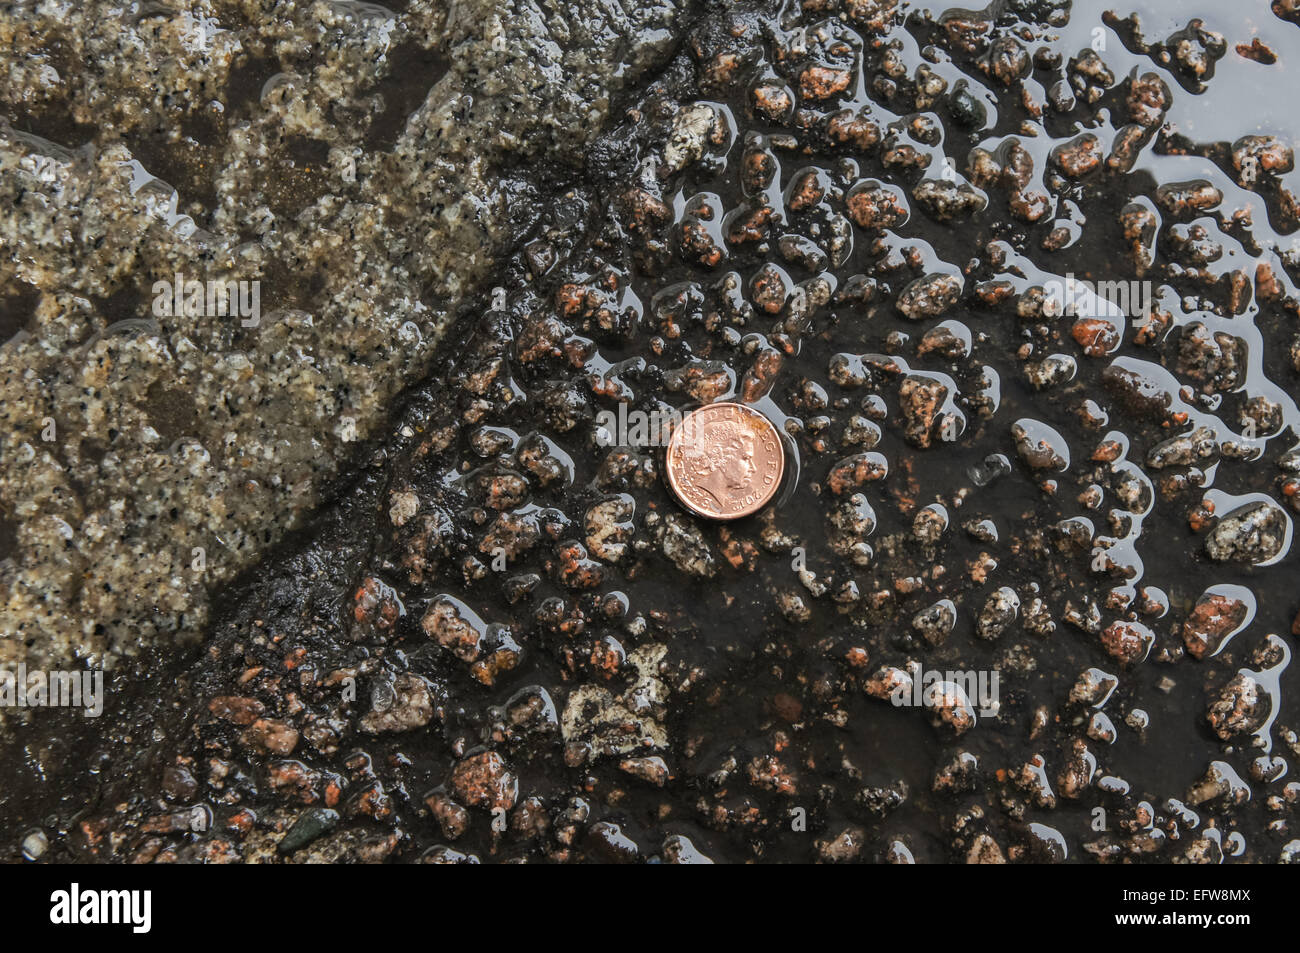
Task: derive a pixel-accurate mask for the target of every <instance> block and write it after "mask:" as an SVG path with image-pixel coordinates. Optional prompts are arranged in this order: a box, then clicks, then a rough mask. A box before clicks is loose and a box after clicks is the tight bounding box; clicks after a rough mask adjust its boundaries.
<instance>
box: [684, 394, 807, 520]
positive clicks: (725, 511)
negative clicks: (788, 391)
mask: <svg viewBox="0 0 1300 953" xmlns="http://www.w3.org/2000/svg"><path fill="white" fill-rule="evenodd" d="M666 470H667V472H668V485H669V486H670V487H672V491H673V493H674V494H676V496H677V499H679V500H680V501H681V503H682V505H683V506H685V507H686V508H687V509H688V510H690V511H691V512H692V513H695V514H696V515H698V516H705V517H708V518H709V519H713V520H734V519H740V518H741V517H742V516H749V515H750V514H751V513H757V512H758V511H759V510H761V509H762V508H763V507H764V506H766V505H767V504H768V502H769V501H770V500H771V499H772V497H773V496H774V495H775V494H776V491H777V487H779V486H780V485H781V476H782V474H783V473H784V472H785V450H784V448H782V446H781V437H780V435H779V434H778V433H777V431H776V427H775V426H774V425H773V424H772V421H770V420H768V419H767V418H766V417H764V416H763V415H762V414H760V413H759V412H758V411H757V410H754V409H752V408H750V407H746V406H744V405H743V404H731V403H721V404H709V405H708V406H707V407H701V408H699V409H698V410H693V411H691V412H690V413H689V414H687V415H686V416H685V417H684V418H683V419H682V422H681V423H680V424H678V425H677V428H676V429H675V430H674V431H673V435H672V436H671V437H670V438H669V439H668V454H667V465H666Z"/></svg>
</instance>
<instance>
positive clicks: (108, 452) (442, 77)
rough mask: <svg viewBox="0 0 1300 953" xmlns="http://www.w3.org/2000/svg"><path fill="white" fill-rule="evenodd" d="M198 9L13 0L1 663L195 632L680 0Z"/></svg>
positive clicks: (384, 392)
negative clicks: (254, 296) (211, 601)
mask: <svg viewBox="0 0 1300 953" xmlns="http://www.w3.org/2000/svg"><path fill="white" fill-rule="evenodd" d="M179 6H180V8H181V9H180V11H179V12H173V11H172V10H171V9H168V8H166V7H163V6H161V5H154V6H148V7H146V8H145V10H144V12H134V11H135V9H136V8H133V7H122V6H120V5H115V4H111V3H104V2H89V3H84V4H72V3H58V2H47V3H40V4H18V5H16V6H9V7H6V8H5V10H4V11H3V12H0V77H2V78H3V81H0V116H2V117H4V121H3V122H0V632H2V633H3V635H4V638H3V639H2V640H0V663H15V662H17V661H26V662H27V663H28V664H29V665H32V666H36V665H48V666H55V665H60V664H67V663H70V662H71V661H72V660H73V659H81V660H84V661H87V662H90V663H91V664H111V663H112V659H113V657H114V656H116V655H119V654H123V653H125V654H130V653H132V652H133V651H134V650H135V649H136V648H138V647H139V646H140V645H141V644H143V643H144V642H147V641H149V640H152V639H155V638H157V637H159V636H164V637H173V636H181V637H197V636H199V635H200V634H201V632H202V628H203V625H204V623H205V620H206V618H207V614H208V598H209V592H210V590H211V589H212V587H213V586H214V585H216V584H218V583H221V582H223V581H225V580H228V579H230V578H232V577H233V576H234V575H235V574H236V573H237V572H239V571H240V570H243V569H245V568H247V567H249V566H250V565H252V564H253V563H254V562H255V561H256V559H257V558H258V556H259V554H260V553H262V552H263V551H265V549H266V547H267V546H269V545H270V544H272V543H274V542H275V541H276V540H278V539H280V538H281V537H282V536H283V535H284V533H285V532H286V531H287V530H289V529H290V528H292V527H293V526H295V525H296V524H298V523H299V522H300V521H301V519H302V517H303V516H304V514H306V513H307V512H309V511H310V510H311V509H312V508H313V507H314V506H316V505H317V504H318V502H319V501H320V500H321V499H322V496H323V495H324V494H327V493H328V492H329V486H330V481H331V479H332V478H333V477H334V476H335V475H336V474H337V472H338V469H339V466H340V463H341V461H343V460H345V459H346V458H347V457H348V456H349V454H350V453H352V452H353V451H354V450H355V448H356V445H357V443H358V442H359V441H363V440H365V439H366V438H368V437H370V436H372V435H374V434H375V433H376V432H377V429H378V428H381V427H382V425H383V421H384V419H385V410H386V408H387V407H388V406H389V404H390V402H391V400H392V399H393V397H394V396H395V395H396V394H397V393H398V392H399V391H400V390H401V389H402V388H403V387H404V386H405V385H407V384H409V383H410V382H412V381H413V380H414V379H418V378H420V377H422V376H424V375H425V374H427V373H430V372H432V373H435V374H436V373H437V354H438V344H439V341H440V338H441V336H442V334H443V332H444V331H445V329H446V327H447V325H448V323H449V321H450V319H451V318H452V317H454V313H455V309H456V306H457V304H458V303H459V302H460V301H462V300H463V299H464V297H465V296H466V295H467V294H468V293H469V292H471V291H472V290H474V289H475V287H476V285H477V284H478V283H480V282H481V281H482V280H483V279H484V277H485V276H486V275H487V274H488V272H489V271H490V270H491V268H492V267H493V265H494V262H495V261H496V255H497V252H498V251H499V249H500V248H501V247H502V246H503V245H505V244H508V243H509V240H510V235H511V234H512V231H513V230H514V228H516V227H517V226H518V224H519V223H520V222H523V221H530V220H531V219H532V218H534V217H535V214H536V211H537V208H538V205H539V204H540V203H541V202H542V201H543V199H542V195H543V191H542V190H541V189H540V188H539V185H540V184H541V183H542V181H543V179H544V178H546V177H554V176H555V175H556V174H557V173H558V172H559V171H562V170H564V169H565V168H566V167H569V168H575V167H577V166H578V165H579V164H580V163H581V161H582V159H583V154H584V148H585V146H586V145H587V144H588V143H590V141H591V140H592V138H593V137H594V135H595V134H596V132H597V131H598V130H599V129H600V128H601V126H602V125H603V123H604V122H605V120H606V118H607V116H608V115H609V112H610V108H611V106H610V103H611V98H612V97H613V96H615V95H616V93H617V91H618V90H619V88H620V87H622V86H623V85H624V84H627V83H629V82H631V81H633V80H635V79H636V78H637V76H638V75H639V74H641V73H642V72H643V71H644V70H645V69H646V68H647V67H649V66H651V65H653V64H654V63H655V61H656V60H657V59H659V58H661V57H662V56H663V55H664V54H665V53H666V52H667V49H668V47H669V45H670V38H671V36H672V34H671V33H670V27H672V25H673V24H674V22H675V20H676V19H677V18H679V17H680V16H681V15H682V11H681V7H684V6H685V4H678V3H674V2H671V0H657V2H649V3H638V4H627V5H626V7H625V8H624V7H620V6H619V5H618V4H613V3H611V4H567V3H533V2H514V0H492V2H477V0H476V2H463V3H451V4H443V3H430V2H420V0H417V2H413V3H411V4H409V6H405V7H404V8H403V9H402V10H400V11H399V12H394V11H389V10H386V9H385V8H383V7H379V6H375V5H373V4H363V3H341V2H328V3H327V2H316V3H298V2H279V3H273V2H267V3H256V2H252V0H248V2H211V3H208V2H198V3H189V2H186V3H182V4H180V5H179ZM408 115H409V119H408ZM177 274H180V275H182V276H183V278H184V279H185V280H187V281H188V280H199V281H209V280H221V281H235V282H239V281H244V282H254V281H255V282H259V285H258V286H257V287H258V296H259V304H260V316H259V320H257V322H256V324H255V325H254V324H253V316H252V315H250V316H248V317H244V316H241V315H238V314H237V315H235V316H227V315H222V314H209V313H199V314H182V315H179V316H177V315H175V314H168V313H161V314H160V313H158V309H157V308H155V306H154V305H155V298H156V296H157V295H158V294H159V293H162V294H167V293H168V292H165V291H164V292H160V291H159V288H161V287H162V286H160V285H158V283H159V282H162V281H168V282H174V281H175V277H176V275H177ZM245 287H246V288H248V289H249V290H250V293H251V289H252V287H253V286H252V285H247V286H245ZM206 307H207V302H206V301H205V302H204V311H206ZM164 310H165V309H164Z"/></svg>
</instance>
